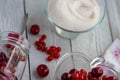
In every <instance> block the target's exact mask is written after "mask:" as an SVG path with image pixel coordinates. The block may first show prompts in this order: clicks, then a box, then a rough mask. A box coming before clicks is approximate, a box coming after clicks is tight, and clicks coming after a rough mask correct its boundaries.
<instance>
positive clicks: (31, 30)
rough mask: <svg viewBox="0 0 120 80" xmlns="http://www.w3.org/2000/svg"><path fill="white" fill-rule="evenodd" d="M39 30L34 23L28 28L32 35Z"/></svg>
mask: <svg viewBox="0 0 120 80" xmlns="http://www.w3.org/2000/svg"><path fill="white" fill-rule="evenodd" d="M39 32H40V28H39V26H38V25H36V24H34V25H32V26H31V28H30V33H31V34H33V35H37V34H38V33H39Z"/></svg>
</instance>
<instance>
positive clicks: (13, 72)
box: [0, 32, 30, 80]
mask: <svg viewBox="0 0 120 80" xmlns="http://www.w3.org/2000/svg"><path fill="white" fill-rule="evenodd" d="M29 47H30V45H29V42H28V40H27V39H26V38H25V37H23V36H22V35H20V34H18V33H15V32H3V33H0V80H21V78H22V75H23V73H24V69H25V65H26V61H27V57H28V51H29Z"/></svg>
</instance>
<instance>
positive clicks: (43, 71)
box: [37, 64, 49, 78]
mask: <svg viewBox="0 0 120 80" xmlns="http://www.w3.org/2000/svg"><path fill="white" fill-rule="evenodd" d="M37 74H38V75H39V77H41V78H44V77H46V76H47V75H48V74H49V69H48V67H47V66H46V65H45V64H41V65H39V66H38V67H37Z"/></svg>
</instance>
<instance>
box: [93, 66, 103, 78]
mask: <svg viewBox="0 0 120 80" xmlns="http://www.w3.org/2000/svg"><path fill="white" fill-rule="evenodd" d="M91 74H92V76H93V77H97V78H99V77H101V76H102V75H103V69H102V68H101V67H95V68H93V69H92V71H91Z"/></svg>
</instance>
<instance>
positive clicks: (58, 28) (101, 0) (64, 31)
mask: <svg viewBox="0 0 120 80" xmlns="http://www.w3.org/2000/svg"><path fill="white" fill-rule="evenodd" d="M48 1H49V0H42V4H43V9H44V12H45V15H46V16H47V18H48V20H49V21H50V23H51V24H53V26H54V27H55V30H56V32H57V34H59V35H60V36H61V37H64V38H75V37H76V36H77V35H78V34H79V33H83V32H88V31H90V30H92V29H93V28H95V27H96V26H98V25H99V24H100V23H101V22H102V21H103V19H104V16H105V3H104V0H96V1H97V3H98V5H99V6H100V18H99V20H98V22H97V23H96V24H95V25H94V26H93V27H91V28H89V29H87V30H84V31H70V30H68V29H65V28H63V27H61V26H59V25H58V24H56V23H54V21H53V20H52V18H51V17H50V16H49V13H48ZM61 6H62V5H61Z"/></svg>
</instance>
